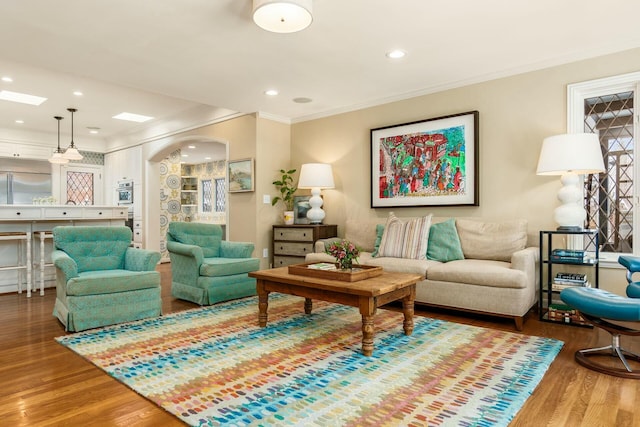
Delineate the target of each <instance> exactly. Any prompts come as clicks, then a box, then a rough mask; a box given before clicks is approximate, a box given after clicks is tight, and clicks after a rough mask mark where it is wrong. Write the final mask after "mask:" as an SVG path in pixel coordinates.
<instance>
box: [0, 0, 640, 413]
mask: <svg viewBox="0 0 640 427" xmlns="http://www.w3.org/2000/svg"><path fill="white" fill-rule="evenodd" d="M363 7H364V6H363ZM576 7H578V6H576ZM469 43H472V40H469ZM638 46H639V45H638V44H635V45H633V46H628V49H623V50H617V49H613V50H611V52H613V53H609V51H605V50H604V49H602V51H599V48H600V47H594V48H593V49H589V48H585V49H584V51H583V52H580V54H578V53H576V54H575V57H576V58H579V59H576V60H571V59H568V58H567V59H564V60H562V61H558V62H557V63H554V62H553V61H549V62H548V64H547V63H540V64H536V65H535V66H531V67H529V68H527V67H525V66H524V65H523V67H522V68H521V69H519V68H518V67H513V69H512V70H500V71H496V72H495V73H494V74H490V75H484V76H478V77H476V78H470V79H465V78H463V77H461V78H460V79H459V81H457V82H455V83H453V82H452V83H451V84H448V85H443V86H442V87H440V88H438V89H433V90H429V91H425V92H424V93H418V92H416V93H414V94H413V95H412V96H410V97H401V96H398V97H397V98H395V97H391V98H390V99H389V100H388V102H371V103H370V104H367V103H363V104H362V106H361V107H358V108H345V109H344V111H338V110H339V109H336V111H335V112H334V113H332V114H329V115H321V114H318V117H317V118H314V117H313V115H309V116H308V118H306V119H304V120H293V121H287V120H281V119H280V118H279V117H274V116H273V115H270V114H265V113H261V112H253V111H258V110H252V111H251V112H248V113H243V114H237V115H235V116H234V117H232V118H229V119H225V120H220V121H216V122H214V123H206V124H204V125H202V126H197V127H193V128H189V129H188V130H185V131H182V132H175V133H172V134H171V135H168V136H163V137H158V138H153V139H151V140H141V141H136V142H135V143H132V144H131V145H130V146H127V144H128V142H126V141H125V139H122V140H118V141H111V142H110V143H109V144H105V146H102V147H100V146H99V145H91V147H90V148H91V150H96V151H102V152H105V153H109V152H113V151H118V150H120V149H123V147H124V149H127V148H131V147H133V146H136V147H139V149H140V153H141V159H140V165H139V167H140V173H141V174H142V175H143V176H144V182H145V184H144V187H143V192H142V194H143V203H142V209H143V212H144V213H143V217H144V220H145V225H144V226H145V242H144V246H145V248H147V249H152V250H158V249H160V248H161V246H162V242H163V240H164V236H162V235H161V234H160V233H159V232H157V230H160V229H161V225H160V217H159V215H158V214H157V211H158V206H161V199H160V198H161V196H160V194H159V191H158V187H157V186H156V185H155V183H158V182H159V180H160V178H159V176H160V162H161V161H162V160H163V159H164V158H166V156H168V155H169V153H170V152H172V151H173V150H175V149H176V148H177V147H179V146H181V145H183V144H184V142H185V141H188V140H190V139H193V140H202V139H206V140H211V141H220V142H224V143H225V144H227V147H228V159H229V160H235V159H245V158H252V159H254V161H255V189H254V191H253V192H245V193H230V194H229V195H228V199H227V200H228V206H227V207H228V218H227V230H228V235H227V238H228V240H231V241H248V242H254V244H255V248H256V250H255V254H254V256H255V257H258V258H260V267H261V268H263V269H265V268H269V267H270V255H271V254H269V255H267V256H263V253H264V252H263V249H264V248H267V249H269V248H271V246H272V234H271V232H272V227H273V225H275V224H281V223H282V207H281V206H280V205H277V206H271V204H270V203H265V202H264V196H267V195H268V196H270V197H273V196H275V195H276V190H275V188H274V186H273V185H272V182H273V180H274V179H276V178H277V177H278V170H280V169H281V168H293V169H297V173H298V172H299V170H300V167H301V165H303V164H305V163H311V162H321V163H329V164H331V165H332V167H333V175H334V180H335V184H336V185H335V188H334V189H328V190H323V197H324V206H323V208H324V210H325V211H326V218H325V220H324V223H325V224H337V225H338V229H339V234H340V233H343V230H344V225H345V224H346V222H347V221H348V220H350V219H358V218H366V219H373V218H377V219H379V220H380V222H384V220H385V219H386V217H387V215H388V214H389V212H390V211H394V212H395V213H396V214H397V215H398V216H400V217H403V218H408V217H419V216H424V215H426V214H430V213H432V214H434V216H439V217H466V218H469V217H471V218H479V219H483V220H496V221H503V220H511V219H524V220H526V221H527V224H528V234H529V242H530V243H532V244H537V241H538V236H539V234H538V233H539V231H540V230H554V229H555V228H556V226H557V224H556V223H555V222H554V209H555V208H556V207H557V206H558V204H559V203H558V201H557V192H558V189H559V188H560V182H559V179H558V177H557V176H552V177H551V176H539V175H537V174H536V166H537V162H538V158H539V154H540V149H541V146H542V141H543V140H544V138H546V137H548V136H551V135H557V134H564V133H567V131H568V120H569V119H568V112H567V109H568V108H567V107H568V103H569V101H568V94H567V86H568V85H571V84H576V83H581V82H587V81H592V80H598V79H603V78H607V77H613V76H621V75H627V74H629V73H637V72H638V71H639V70H640V47H638ZM586 51H589V53H585V52H586ZM470 67H471V66H470ZM398 78H402V77H401V74H400V75H399V77H398ZM469 111H478V112H479V127H478V131H479V150H478V155H479V164H478V181H479V182H478V184H479V187H478V193H479V194H478V195H479V205H478V206H451V207H447V206H437V207H407V208H401V209H392V208H372V207H371V182H370V175H371V170H372V160H371V145H372V142H371V133H370V132H371V129H376V128H380V127H385V126H394V125H400V124H403V123H410V122H416V121H421V120H426V119H432V118H437V117H442V116H446V115H451V114H458V113H464V112H469ZM43 143H44V144H49V145H51V141H48V139H47V141H43ZM85 147H86V146H85ZM108 167H110V165H109V164H106V163H105V168H108ZM297 194H300V195H308V194H309V193H308V191H306V190H300V191H299V192H298V193H297ZM160 268H164V269H165V270H162V274H163V281H164V282H163V285H165V284H166V282H167V281H168V282H169V283H170V280H171V279H170V278H168V277H169V276H170V273H169V272H168V270H167V268H168V266H166V265H164V266H161V267H160ZM625 273H626V270H624V269H623V268H621V267H620V266H619V265H617V263H616V260H615V258H613V259H611V260H607V262H604V263H603V264H602V265H601V267H600V287H601V288H602V289H605V290H609V291H611V292H614V293H616V294H619V295H624V294H625V287H626V279H625ZM163 292H167V291H166V289H163ZM51 293H55V292H54V291H53V289H48V290H47V298H50V296H49V294H51ZM21 297H22V299H21V300H18V299H17V295H16V299H13V295H12V296H11V298H12V300H11V302H10V303H5V301H6V299H5V300H4V301H2V306H3V308H2V310H1V312H3V313H8V314H7V316H8V318H10V319H11V320H10V321H11V323H10V324H9V325H11V326H8V327H11V328H21V327H22V324H23V323H22V322H23V318H22V317H21V316H22V315H23V314H24V313H31V312H33V311H37V312H39V313H40V314H39V316H40V317H38V318H37V319H36V320H35V323H27V325H28V329H29V330H28V331H26V332H25V334H24V335H25V337H24V338H22V339H14V340H13V341H11V342H12V343H16V347H15V350H12V351H8V352H6V353H4V354H3V356H6V357H7V359H12V360H14V361H15V360H17V359H22V358H25V359H26V358H27V357H25V355H29V356H30V357H34V358H35V357H37V360H38V361H39V363H41V364H43V362H46V359H47V358H46V355H44V354H42V353H43V352H45V351H46V350H43V347H39V346H37V345H34V344H33V341H36V340H37V337H36V335H38V334H42V328H43V324H45V323H47V322H51V323H52V324H53V326H44V327H46V328H48V329H47V332H46V334H44V335H46V336H47V337H49V336H52V335H53V336H57V335H62V334H64V331H63V329H62V328H60V327H59V325H58V324H57V323H56V319H55V318H53V317H52V316H51V307H50V306H49V305H46V304H40V305H37V306H36V305H35V304H34V303H33V302H32V301H26V299H24V297H23V296H21ZM163 297H164V304H165V305H164V310H165V311H173V310H181V309H185V308H192V307H193V306H191V305H184V304H182V303H181V302H180V301H175V300H173V301H171V298H170V296H169V295H168V294H166V293H165V294H163ZM34 298H35V297H34ZM52 301H53V300H52V299H48V300H47V304H49V303H52ZM9 305H15V307H14V308H9V307H8V306H9ZM436 313H437V314H436V315H439V316H442V318H444V319H449V320H452V321H454V322H455V321H461V322H470V323H473V324H476V325H482V326H485V327H488V328H496V329H504V330H510V331H513V327H512V325H511V324H506V323H504V324H503V323H501V322H499V321H497V322H496V321H495V320H492V319H486V318H480V319H476V318H473V317H472V318H471V319H470V318H467V317H465V316H464V315H459V314H456V313H451V312H446V311H445V312H444V313H438V312H436ZM425 315H427V316H429V315H431V313H430V312H428V311H427V312H426V314H425ZM535 317H536V314H531V317H530V318H529V320H528V321H527V322H526V323H525V329H524V334H529V335H540V336H551V337H554V338H557V339H560V340H563V341H564V342H565V346H566V347H565V349H563V354H564V358H563V359H562V361H561V362H560V363H562V364H561V365H560V366H559V367H558V366H556V367H555V368H554V370H553V371H549V373H548V374H547V376H548V375H549V374H553V375H556V377H555V378H557V380H558V383H560V384H561V386H558V387H557V389H555V387H556V384H554V382H553V380H547V381H546V382H544V383H541V386H540V388H539V389H538V390H537V392H538V394H541V395H543V396H544V398H538V399H537V400H535V401H534V403H530V404H529V406H527V407H526V412H525V413H526V414H527V415H526V417H528V418H526V417H525V416H522V415H520V416H519V417H518V418H517V419H516V422H515V423H514V425H538V424H536V423H535V422H532V421H531V420H532V419H535V417H536V414H537V413H544V411H547V410H548V406H547V405H549V404H550V402H552V401H554V400H555V401H557V402H558V403H557V404H556V406H554V407H553V408H552V409H551V412H553V413H554V414H555V415H554V416H550V415H548V414H547V415H545V416H544V417H543V419H544V420H545V424H546V425H573V424H575V425H578V424H582V425H597V424H598V423H601V424H603V425H633V424H634V421H637V420H638V417H639V416H638V415H636V412H637V411H635V410H632V411H631V412H630V413H629V411H628V410H627V409H626V407H624V403H621V404H620V406H616V410H617V411H619V412H618V418H617V420H616V422H614V423H612V422H611V418H610V417H608V416H607V415H602V414H603V413H606V412H607V410H609V409H611V406H612V405H610V403H611V402H610V401H616V405H618V403H617V401H618V400H622V401H627V400H633V399H630V398H629V397H627V396H629V395H631V394H632V393H633V392H636V393H637V392H638V389H637V386H636V385H635V384H632V385H630V384H629V383H630V382H631V380H622V381H621V380H616V379H613V377H607V376H606V375H604V374H594V373H590V372H588V371H586V370H584V369H583V368H582V367H579V366H578V365H577V364H576V363H575V362H574V361H573V354H572V351H574V350H575V349H577V348H580V347H581V346H582V347H586V346H591V345H592V344H595V343H596V342H598V343H600V342H605V343H606V339H608V338H607V337H606V336H604V335H601V334H600V333H598V332H595V330H586V329H582V328H575V329H574V328H571V327H568V326H563V325H548V324H544V323H542V322H537V319H535ZM53 327H58V329H59V330H58V334H57V335H56V334H55V333H54V331H52V330H51V328H53ZM6 334H7V336H9V335H11V336H13V334H14V332H12V331H7V332H6ZM53 345H57V344H53ZM637 346H638V343H637V342H635V341H633V347H636V348H637ZM59 351H62V350H59ZM565 353H567V354H565ZM68 357H70V354H69V353H68V352H65V353H56V364H55V365H52V367H46V366H45V367H43V368H42V369H43V370H42V371H40V372H39V373H38V375H39V376H41V377H47V376H56V377H58V380H57V381H58V382H57V386H59V387H60V391H61V393H63V394H65V393H66V394H67V395H69V396H72V398H82V397H85V398H87V396H89V397H88V398H87V399H88V405H87V406H91V408H85V409H86V414H89V415H82V412H83V409H82V408H77V406H82V405H78V404H77V403H70V402H66V403H64V404H65V405H68V407H70V409H69V410H68V412H69V413H70V414H71V416H70V418H67V419H66V420H69V419H71V420H72V421H71V422H72V423H78V422H82V423H85V424H91V422H92V421H95V420H92V418H91V417H92V416H99V415H97V414H101V415H102V416H104V415H105V413H107V414H109V416H112V418H110V419H111V420H114V419H117V420H119V422H122V421H123V420H125V421H126V422H127V423H131V424H138V425H145V423H147V422H151V423H153V422H154V421H155V422H163V423H164V422H168V421H167V419H168V418H169V416H167V415H166V414H164V415H163V413H162V412H161V411H158V409H157V408H156V407H155V406H153V405H152V404H150V403H149V402H147V401H145V400H144V399H142V398H140V397H139V396H136V395H135V393H133V392H131V391H130V390H128V389H127V388H126V387H124V386H122V385H121V384H115V385H114V384H111V383H110V382H109V381H111V379H110V378H108V377H106V375H105V378H102V377H101V376H100V375H99V374H102V373H101V372H98V374H96V373H95V372H93V371H97V369H95V368H94V367H92V366H91V365H90V364H89V363H86V365H79V364H78V363H76V362H74V361H68V360H65V359H66V358H68ZM73 357H74V358H77V357H76V356H75V355H74V356H73ZM3 359H4V357H3ZM78 359H79V358H78ZM81 362H82V363H84V362H83V361H81ZM32 368H33V365H27V364H25V365H21V366H19V367H18V368H15V366H14V369H17V370H15V371H14V372H20V375H19V376H20V377H21V376H24V377H25V378H31V375H30V374H29V372H28V370H29V369H32ZM66 368H71V372H70V373H69V376H68V377H64V374H61V373H60V372H61V371H63V370H64V369H66ZM2 377H3V378H8V382H10V384H11V388H12V390H14V393H13V394H12V395H11V396H10V397H11V398H10V399H7V402H6V404H5V405H4V408H3V411H4V412H0V413H11V414H14V413H15V412H18V411H17V410H16V409H15V407H14V408H13V409H11V408H9V406H11V405H16V406H17V405H18V403H17V402H19V401H21V400H23V399H27V396H28V395H29V394H31V393H37V391H34V390H37V389H38V384H36V383H37V380H34V379H31V380H30V382H29V385H28V386H26V387H25V389H21V387H20V386H19V385H18V382H19V380H18V377H16V376H15V375H13V374H12V373H11V372H7V371H6V370H5V372H4V374H3V376H2ZM76 381H79V382H82V381H87V382H88V383H84V384H83V385H82V386H81V387H79V388H78V389H81V390H82V394H84V396H82V395H74V394H73V392H72V390H71V389H73V388H74V386H73V384H74V383H75V382H76ZM112 382H113V383H116V382H115V381H112ZM34 384H35V385H34ZM103 386H104V389H102V390H101V389H100V388H101V387H103ZM605 387H608V389H607V390H610V393H611V394H612V395H613V398H612V399H610V400H609V399H606V400H605V396H608V395H607V394H606V393H605V392H604V391H603V392H601V393H600V392H599V391H600V390H602V389H603V388H605ZM576 388H577V389H581V388H582V389H586V390H588V393H589V394H588V396H589V397H588V398H587V399H586V401H585V400H582V397H581V393H580V392H578V391H576ZM594 389H595V390H596V391H595V392H594V391H593V390H594ZM541 390H542V391H541ZM91 393H95V394H93V395H91ZM129 393H131V395H133V396H134V397H131V395H129ZM565 394H566V396H569V398H568V400H567V399H565ZM597 395H599V396H600V397H598V396H597ZM91 396H93V397H91ZM101 399H103V400H104V401H105V402H108V403H106V404H105V407H106V408H107V409H106V410H105V412H101V409H100V400H101ZM63 400H64V399H63ZM43 401H44V402H46V403H47V404H48V405H53V406H55V405H59V404H60V403H59V402H56V401H55V399H52V398H51V394H49V395H48V397H46V398H43ZM29 404H30V406H29V408H28V409H31V408H33V407H34V406H35V405H33V401H30V402H29ZM2 406H3V405H0V407H2ZM628 406H630V405H627V407H628ZM620 407H624V408H623V409H620ZM22 410H23V409H22V408H21V409H20V410H19V411H22ZM25 411H26V409H25ZM127 411H131V412H132V413H135V415H122V413H123V412H127ZM572 411H575V412H576V413H578V414H577V415H575V414H573V415H574V416H575V417H576V418H571V417H569V415H565V416H564V417H561V416H559V415H558V414H560V413H562V414H570V413H572ZM42 412H44V411H43V410H40V411H39V414H38V415H39V416H40V417H42V418H40V419H41V420H42V424H46V422H47V421H46V415H43V414H42ZM54 413H55V414H56V415H55V418H54V419H53V420H52V421H51V423H53V424H56V423H59V424H63V423H64V422H65V417H64V415H62V414H60V412H59V411H54ZM22 414H23V420H25V421H24V422H25V423H26V424H30V420H31V419H30V418H29V417H28V413H27V412H24V413H22ZM74 414H75V415H74ZM74 416H75V417H76V418H73V417H74ZM118 416H120V418H118ZM165 416H166V417H167V418H164V417H165ZM145 417H149V418H145ZM541 417H542V415H541ZM592 417H595V418H592ZM598 417H601V418H598ZM594 419H595V420H597V421H593V420H594ZM149 420H152V421H149ZM575 420H579V421H575ZM629 420H631V421H629ZM113 424H117V423H116V422H113Z"/></svg>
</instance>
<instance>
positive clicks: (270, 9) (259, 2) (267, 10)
mask: <svg viewBox="0 0 640 427" xmlns="http://www.w3.org/2000/svg"><path fill="white" fill-rule="evenodd" d="M312 21H313V16H312V15H311V0H253V22H255V23H256V25H257V26H259V27H260V28H262V29H264V30H267V31H271V32H273V33H295V32H296V31H301V30H304V29H305V28H307V27H308V26H309V25H311V22H312Z"/></svg>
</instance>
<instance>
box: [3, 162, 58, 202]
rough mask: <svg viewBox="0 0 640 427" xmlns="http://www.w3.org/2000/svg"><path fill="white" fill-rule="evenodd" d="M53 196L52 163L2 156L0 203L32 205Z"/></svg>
mask: <svg viewBox="0 0 640 427" xmlns="http://www.w3.org/2000/svg"><path fill="white" fill-rule="evenodd" d="M50 196H51V164H50V163H49V162H47V161H46V160H44V161H43V160H25V159H11V158H0V204H1V205H7V204H8V205H22V204H25V205H30V204H32V203H33V199H34V198H42V197H50Z"/></svg>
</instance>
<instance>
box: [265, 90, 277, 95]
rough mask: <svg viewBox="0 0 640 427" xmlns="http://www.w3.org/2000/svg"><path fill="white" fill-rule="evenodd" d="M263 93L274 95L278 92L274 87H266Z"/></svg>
mask: <svg viewBox="0 0 640 427" xmlns="http://www.w3.org/2000/svg"><path fill="white" fill-rule="evenodd" d="M264 94H265V95H267V96H276V95H277V94H278V91H277V90H275V89H267V90H265V91H264Z"/></svg>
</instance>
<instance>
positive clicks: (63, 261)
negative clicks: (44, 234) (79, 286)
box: [51, 249, 78, 283]
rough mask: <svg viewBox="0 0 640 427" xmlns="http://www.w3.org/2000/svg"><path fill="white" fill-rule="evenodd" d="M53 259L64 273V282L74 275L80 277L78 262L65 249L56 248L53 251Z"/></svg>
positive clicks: (55, 264)
mask: <svg viewBox="0 0 640 427" xmlns="http://www.w3.org/2000/svg"><path fill="white" fill-rule="evenodd" d="M51 261H52V262H53V265H54V266H55V267H56V268H57V269H59V270H60V271H61V272H62V274H63V275H64V283H66V282H67V281H69V279H72V278H74V277H78V264H76V262H75V261H74V260H73V258H71V257H70V256H69V254H67V253H66V252H64V251H61V250H59V249H55V250H54V251H53V252H51Z"/></svg>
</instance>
